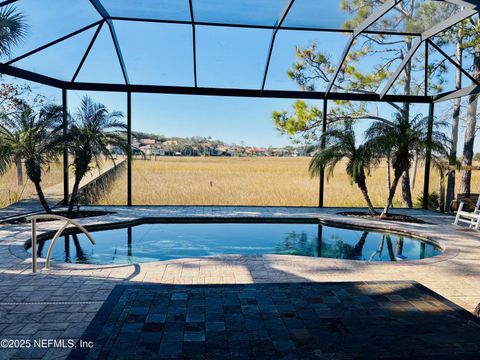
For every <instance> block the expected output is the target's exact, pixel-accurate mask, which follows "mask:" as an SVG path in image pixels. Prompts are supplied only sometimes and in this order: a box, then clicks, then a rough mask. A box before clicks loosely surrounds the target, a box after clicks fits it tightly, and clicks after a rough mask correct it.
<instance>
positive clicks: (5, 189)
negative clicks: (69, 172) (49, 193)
mask: <svg viewBox="0 0 480 360" xmlns="http://www.w3.org/2000/svg"><path fill="white" fill-rule="evenodd" d="M42 179H43V180H42V187H43V189H46V188H48V187H50V186H53V185H56V184H59V183H61V182H62V181H63V170H62V164H58V163H55V164H52V165H51V166H50V170H49V171H46V172H45V173H44V174H43V176H42ZM23 180H24V184H23V185H21V186H19V185H17V171H16V168H15V167H14V166H12V167H11V168H10V169H8V170H7V172H6V173H5V174H3V175H2V176H0V208H2V207H5V206H8V205H10V204H13V203H15V202H17V201H19V200H21V199H27V198H30V197H32V196H36V194H37V193H36V191H35V187H34V185H33V183H32V182H31V181H30V180H28V177H27V175H26V173H25V169H23Z"/></svg>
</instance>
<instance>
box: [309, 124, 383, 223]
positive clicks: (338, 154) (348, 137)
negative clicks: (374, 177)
mask: <svg viewBox="0 0 480 360" xmlns="http://www.w3.org/2000/svg"><path fill="white" fill-rule="evenodd" d="M322 137H323V138H324V139H325V142H326V147H325V149H320V150H319V151H318V152H317V153H316V154H315V156H314V157H313V158H312V161H311V162H310V167H309V170H310V174H311V175H312V176H315V175H318V174H319V173H320V171H321V169H326V170H327V171H328V178H330V177H332V176H333V171H334V169H335V166H336V165H337V164H338V163H339V162H340V161H341V160H343V159H346V160H347V166H346V171H347V174H348V176H349V177H350V179H351V181H352V183H355V184H356V185H357V186H358V187H359V189H360V191H361V192H362V195H363V197H364V199H365V202H366V203H367V206H368V211H369V213H370V214H371V215H377V212H376V211H375V209H374V207H373V205H372V201H371V200H370V196H369V195H368V190H367V184H366V178H367V175H370V170H371V169H372V167H374V166H376V165H378V160H377V159H378V158H377V157H376V156H375V154H374V152H372V151H370V148H369V147H368V146H365V145H360V146H358V147H357V146H356V144H355V131H354V129H353V122H352V121H351V120H348V121H345V122H344V123H342V124H341V125H338V126H337V127H335V128H333V129H331V130H328V131H327V132H325V133H324V134H322Z"/></svg>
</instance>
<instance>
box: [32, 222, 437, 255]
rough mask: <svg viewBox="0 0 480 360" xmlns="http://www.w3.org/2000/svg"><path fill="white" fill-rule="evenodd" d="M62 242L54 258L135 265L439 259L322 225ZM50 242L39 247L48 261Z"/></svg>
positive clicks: (402, 242) (138, 229)
mask: <svg viewBox="0 0 480 360" xmlns="http://www.w3.org/2000/svg"><path fill="white" fill-rule="evenodd" d="M91 234H92V236H93V238H94V239H95V241H96V245H92V244H91V243H90V242H89V241H88V239H87V238H86V237H85V236H84V235H83V234H79V235H66V236H64V237H63V238H60V239H58V241H57V243H56V245H55V249H54V252H53V257H52V258H53V259H54V260H56V261H59V262H69V263H88V264H129V263H142V262H148V261H157V260H170V259H178V258H190V257H200V256H210V255H221V254H289V255H300V256H311V257H326V258H337V259H352V260H365V261H403V260H414V259H423V258H428V257H432V256H435V255H438V254H440V253H441V249H440V248H438V247H437V246H435V245H433V244H431V243H428V242H424V241H421V240H418V239H413V238H409V237H407V236H402V235H396V234H388V233H382V232H380V231H371V230H364V229H354V228H343V227H338V226H330V225H320V224H318V223H316V224H312V223H187V224H185V223H168V224H166V223H156V224H142V225H137V226H131V227H126V228H119V229H109V230H102V231H94V232H91ZM49 245H50V240H47V241H45V242H43V243H41V244H39V249H38V253H39V255H40V256H42V257H45V256H46V253H47V250H48V247H49Z"/></svg>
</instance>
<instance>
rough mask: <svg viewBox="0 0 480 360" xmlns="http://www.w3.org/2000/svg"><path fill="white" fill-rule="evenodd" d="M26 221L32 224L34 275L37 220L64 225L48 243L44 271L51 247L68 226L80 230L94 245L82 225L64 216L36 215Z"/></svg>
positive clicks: (51, 250)
mask: <svg viewBox="0 0 480 360" xmlns="http://www.w3.org/2000/svg"><path fill="white" fill-rule="evenodd" d="M26 219H27V220H29V221H31V222H32V272H34V273H35V272H37V220H39V219H42V220H43V219H54V220H63V221H65V223H64V224H63V225H62V226H61V227H60V229H58V231H57V232H56V233H55V236H54V237H53V238H52V242H51V243H50V247H49V248H48V252H47V258H46V260H45V267H44V270H48V269H50V258H51V257H52V253H53V247H54V246H55V243H56V242H57V240H58V238H59V237H60V235H61V234H62V233H63V231H64V230H65V229H66V228H67V226H68V225H74V226H75V227H77V228H78V229H80V231H81V232H83V233H84V234H85V235H86V236H87V237H88V239H89V240H90V242H91V243H92V244H93V245H95V240H93V238H92V236H91V235H90V233H89V232H88V231H87V230H86V229H85V228H84V227H83V226H82V225H80V224H79V223H78V222H77V221H75V220H72V219H69V218H67V217H65V216H60V215H54V214H38V215H32V216H28V217H27V218H26Z"/></svg>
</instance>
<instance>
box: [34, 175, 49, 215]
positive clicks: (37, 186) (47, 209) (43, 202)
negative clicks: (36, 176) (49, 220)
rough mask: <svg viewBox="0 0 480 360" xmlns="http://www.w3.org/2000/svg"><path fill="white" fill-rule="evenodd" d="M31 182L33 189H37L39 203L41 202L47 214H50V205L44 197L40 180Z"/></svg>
mask: <svg viewBox="0 0 480 360" xmlns="http://www.w3.org/2000/svg"><path fill="white" fill-rule="evenodd" d="M33 184H34V185H35V190H36V191H37V195H38V199H39V200H40V204H42V206H43V208H44V209H45V212H46V213H47V214H51V213H52V210H51V209H50V206H49V205H48V202H47V200H46V199H45V194H44V193H43V190H42V186H41V185H40V182H38V181H34V182H33Z"/></svg>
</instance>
